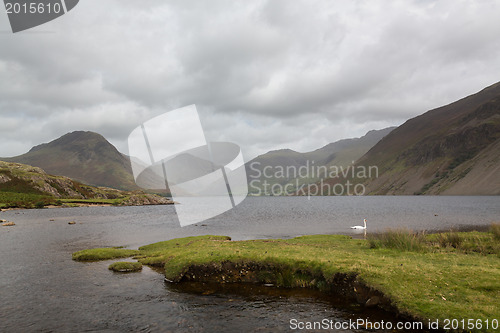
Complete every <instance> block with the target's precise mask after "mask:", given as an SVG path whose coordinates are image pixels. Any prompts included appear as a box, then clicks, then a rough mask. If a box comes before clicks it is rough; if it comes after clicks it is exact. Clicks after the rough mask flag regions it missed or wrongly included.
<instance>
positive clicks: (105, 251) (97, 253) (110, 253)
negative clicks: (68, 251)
mask: <svg viewBox="0 0 500 333" xmlns="http://www.w3.org/2000/svg"><path fill="white" fill-rule="evenodd" d="M138 253H139V251H137V250H128V249H124V248H121V247H110V248H108V247H106V248H99V249H91V250H83V251H78V252H75V253H73V260H78V261H97V260H109V259H117V258H128V257H132V256H134V255H137V254H138Z"/></svg>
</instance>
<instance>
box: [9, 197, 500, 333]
mask: <svg viewBox="0 0 500 333" xmlns="http://www.w3.org/2000/svg"><path fill="white" fill-rule="evenodd" d="M435 215H437V216H435ZM0 218H2V219H7V220H10V221H14V222H15V223H16V226H14V227H0V332H73V331H78V332H82V331H86V332H92V331H104V332H123V331H144V332H150V331H152V332H191V331H193V332H216V331H217V332H235V331H242V332H248V331H257V332H275V331H289V330H290V329H289V327H290V326H289V321H290V319H292V318H295V319H297V320H299V321H320V320H322V319H329V320H333V321H334V322H345V321H348V320H356V319H358V318H362V319H369V320H372V321H376V320H382V319H383V320H387V319H390V316H389V315H388V314H385V313H381V312H367V311H366V310H363V309H361V308H358V307H356V306H351V305H349V304H344V303H343V302H342V300H339V299H335V298H333V297H331V296H324V295H321V294H319V293H317V292H314V291H308V290H286V289H278V288H269V287H262V286H244V285H237V286H224V287H220V286H207V285H201V284H189V285H188V284H180V285H169V284H166V283H165V282H164V281H163V276H162V275H161V274H159V273H157V272H155V271H152V270H151V269H149V268H147V267H145V268H144V270H143V271H142V272H141V273H132V274H117V273H113V272H111V271H109V270H108V269H107V266H108V265H109V263H110V262H109V261H108V262H97V263H79V262H73V261H72V260H71V253H72V252H74V251H78V250H82V249H86V248H92V247H101V246H118V245H123V246H127V247H130V248H137V247H138V246H140V245H144V244H149V243H153V242H156V241H161V240H166V239H171V238H176V237H184V236H191V235H203V234H221V235H228V236H231V237H232V238H233V239H252V238H277V237H294V236H298V235H304V234H317V233H343V234H350V232H351V231H350V229H349V226H350V225H353V224H361V223H360V221H362V219H363V218H367V219H368V229H369V232H371V231H379V230H384V229H386V228H389V227H391V228H394V227H409V228H412V229H418V230H420V229H427V230H433V229H434V230H437V229H449V228H452V227H460V226H466V225H476V226H481V225H486V224H489V223H491V222H493V221H500V197H341V198H339V197H319V198H311V200H308V199H307V198H300V197H298V198H290V197H287V198H281V197H274V198H247V199H246V200H245V201H244V202H243V203H242V204H241V205H240V206H238V207H237V209H235V210H233V211H231V212H227V213H225V214H223V215H221V216H218V217H216V218H213V219H211V220H209V221H206V222H204V223H203V224H198V225H196V226H188V227H184V228H181V227H180V226H179V225H178V223H177V220H176V217H175V212H174V207H172V206H154V207H92V208H88V207H87V208H65V209H44V210H19V211H9V212H2V213H0ZM51 219H53V221H50V220H51ZM69 221H76V224H75V225H68V222H69ZM340 331H342V330H340ZM345 331H346V332H352V331H353V330H345ZM354 331H355V330H354Z"/></svg>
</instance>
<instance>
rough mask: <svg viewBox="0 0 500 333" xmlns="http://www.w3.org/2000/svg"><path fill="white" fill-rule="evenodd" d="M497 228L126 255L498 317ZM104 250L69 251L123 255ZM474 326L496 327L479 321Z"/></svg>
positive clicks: (170, 274)
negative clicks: (487, 230) (482, 230)
mask: <svg viewBox="0 0 500 333" xmlns="http://www.w3.org/2000/svg"><path fill="white" fill-rule="evenodd" d="M499 229H500V227H498V226H495V227H493V228H492V230H491V232H484V233H478V232H471V233H453V235H449V236H447V235H446V234H435V235H413V234H411V233H408V232H401V231H400V232H396V234H399V236H398V235H392V236H391V235H388V234H382V235H378V236H375V237H374V238H373V239H371V240H368V241H365V240H354V239H351V238H350V237H347V236H340V235H315V236H303V237H297V238H294V239H286V240H283V239H276V240H253V241H230V239H229V237H225V236H201V237H188V238H182V239H174V240H170V241H166V242H160V243H155V244H151V245H147V246H143V247H141V248H139V250H138V251H137V252H134V253H131V254H130V255H135V258H136V259H137V260H138V261H139V262H141V263H142V264H146V265H152V266H157V267H163V268H164V269H165V277H166V278H167V279H168V280H171V281H174V282H180V281H192V280H196V281H219V282H238V281H242V282H257V283H273V284H275V285H277V286H282V287H310V288H318V289H320V290H325V291H332V290H334V291H335V290H336V291H337V292H339V291H340V292H343V293H346V295H347V294H349V293H351V294H352V290H353V289H355V288H357V289H356V290H357V291H356V293H357V294H356V293H354V295H351V296H355V297H357V298H358V301H360V300H361V301H362V302H365V301H366V302H369V301H371V300H373V299H374V298H375V297H373V296H374V295H377V296H380V298H381V300H380V301H378V303H380V304H379V305H382V306H385V307H387V308H392V309H397V311H398V312H399V313H401V314H404V315H408V316H410V317H412V318H416V319H421V320H424V321H425V322H427V320H428V319H432V320H436V319H439V320H440V323H443V321H444V320H445V319H458V320H462V319H465V322H467V320H468V319H474V321H476V320H482V322H483V323H485V322H486V320H488V321H489V322H490V323H491V321H492V320H495V319H496V320H500V306H499V303H498V300H499V299H500V252H499V247H498V243H499V240H498V232H499ZM389 234H390V233H389ZM387 238H389V239H391V240H390V241H387ZM414 238H418V240H415V239H414ZM457 238H458V239H459V240H458V241H457ZM408 242H410V243H411V244H413V243H416V244H418V245H417V246H414V245H411V246H410V245H408V244H409V243H408ZM474 242H475V243H476V244H474ZM457 244H460V246H458V245H457ZM103 251H104V250H103V249H93V250H85V251H80V252H76V253H74V254H73V259H75V260H82V259H84V260H93V259H101V260H102V259H106V258H108V256H109V258H112V257H113V258H116V257H123V256H126V255H127V254H125V253H122V255H121V256H117V254H118V252H116V254H115V251H123V249H106V250H105V251H108V252H107V254H106V255H104V256H103V255H102V253H103ZM339 286H340V287H339ZM361 291H362V292H361ZM363 294H364V295H363ZM347 296H349V295H347ZM372 303H373V302H372ZM478 331H491V332H494V331H496V330H495V329H492V328H491V327H490V329H486V328H485V325H483V327H482V328H481V329H480V330H478Z"/></svg>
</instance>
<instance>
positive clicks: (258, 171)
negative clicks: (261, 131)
mask: <svg viewBox="0 0 500 333" xmlns="http://www.w3.org/2000/svg"><path fill="white" fill-rule="evenodd" d="M394 128H395V127H389V128H385V129H382V130H374V131H370V132H368V133H367V134H366V135H365V136H363V137H361V138H352V139H345V140H340V141H337V142H334V143H330V144H328V145H326V146H324V147H322V148H319V149H317V150H314V151H311V152H306V153H299V152H296V151H293V150H290V149H281V150H274V151H270V152H268V153H266V154H263V155H260V156H258V157H256V158H254V159H253V160H251V161H249V162H247V163H246V165H245V167H246V171H247V176H248V181H249V191H250V193H253V194H274V195H280V194H286V193H293V192H295V191H296V190H297V189H298V188H300V187H301V186H302V185H303V184H311V183H315V182H316V181H318V180H319V179H321V178H325V177H328V174H329V172H330V170H331V168H334V167H338V168H347V167H348V166H350V165H352V163H353V162H354V161H356V160H357V159H359V158H360V157H361V156H363V154H365V153H366V152H367V151H368V150H369V149H370V148H372V147H373V146H374V145H375V144H376V143H377V142H379V141H380V140H381V139H382V138H383V137H385V136H386V135H388V134H389V133H390V132H391V131H392V130H393V129H394ZM273 186H274V188H275V189H285V188H286V193H280V192H281V191H279V190H278V191H272V190H271V187H273Z"/></svg>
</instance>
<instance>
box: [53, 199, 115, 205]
mask: <svg viewBox="0 0 500 333" xmlns="http://www.w3.org/2000/svg"><path fill="white" fill-rule="evenodd" d="M59 201H61V202H62V203H64V204H72V203H74V204H95V205H99V204H102V205H118V204H120V202H121V201H122V200H121V199H59Z"/></svg>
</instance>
